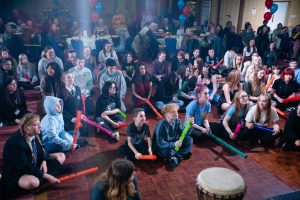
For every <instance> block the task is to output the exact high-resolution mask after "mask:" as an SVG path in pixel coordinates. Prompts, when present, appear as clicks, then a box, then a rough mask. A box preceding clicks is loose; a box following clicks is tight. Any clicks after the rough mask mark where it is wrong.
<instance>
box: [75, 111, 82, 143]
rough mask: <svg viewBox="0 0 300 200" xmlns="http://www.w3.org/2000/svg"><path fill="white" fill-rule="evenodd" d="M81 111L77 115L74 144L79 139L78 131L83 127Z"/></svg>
mask: <svg viewBox="0 0 300 200" xmlns="http://www.w3.org/2000/svg"><path fill="white" fill-rule="evenodd" d="M80 121H81V111H79V110H78V111H77V114H76V122H75V130H74V134H73V144H76V142H77V139H78V131H79V129H80V127H82V124H81V122H80Z"/></svg>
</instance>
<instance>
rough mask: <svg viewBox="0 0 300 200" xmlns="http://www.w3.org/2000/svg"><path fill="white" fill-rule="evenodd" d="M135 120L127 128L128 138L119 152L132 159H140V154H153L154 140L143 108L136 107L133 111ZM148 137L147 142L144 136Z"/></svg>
mask: <svg viewBox="0 0 300 200" xmlns="http://www.w3.org/2000/svg"><path fill="white" fill-rule="evenodd" d="M132 115H133V122H132V123H130V124H129V126H128V129H127V140H126V142H125V144H124V145H122V146H120V147H119V152H120V153H121V154H122V155H123V156H126V157H127V158H128V159H130V160H134V158H135V159H137V160H138V159H139V156H140V155H144V154H148V153H149V154H150V155H152V150H151V146H152V141H151V136H150V129H149V126H148V125H147V124H145V121H146V116H145V110H144V109H143V108H135V109H134V110H133V111H132ZM145 136H146V138H147V143H148V145H147V143H146V141H145V140H144V138H145Z"/></svg>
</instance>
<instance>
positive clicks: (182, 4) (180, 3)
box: [177, 0, 185, 10]
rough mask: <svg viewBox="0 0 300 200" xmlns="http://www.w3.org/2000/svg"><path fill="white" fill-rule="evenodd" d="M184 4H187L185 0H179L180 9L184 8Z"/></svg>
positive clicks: (178, 6)
mask: <svg viewBox="0 0 300 200" xmlns="http://www.w3.org/2000/svg"><path fill="white" fill-rule="evenodd" d="M184 6H185V2H184V0H178V2H177V8H178V9H179V10H182V9H183V8H184Z"/></svg>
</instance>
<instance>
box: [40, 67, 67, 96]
mask: <svg viewBox="0 0 300 200" xmlns="http://www.w3.org/2000/svg"><path fill="white" fill-rule="evenodd" d="M49 67H51V68H52V69H54V71H55V72H54V76H53V77H51V76H49V75H48V73H46V76H45V89H44V91H45V92H51V91H52V84H51V82H52V81H54V82H55V85H57V86H58V88H59V90H60V91H57V92H56V94H59V92H61V91H63V89H64V88H65V83H64V81H63V80H62V72H61V69H60V67H59V65H58V64H57V63H56V62H50V63H48V65H47V66H46V69H48V68H49ZM55 89H56V88H55ZM61 95H62V93H61Z"/></svg>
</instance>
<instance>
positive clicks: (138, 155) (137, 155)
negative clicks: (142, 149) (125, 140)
mask: <svg viewBox="0 0 300 200" xmlns="http://www.w3.org/2000/svg"><path fill="white" fill-rule="evenodd" d="M141 155H142V154H141V153H139V152H137V153H136V154H134V157H135V158H136V159H137V160H138V159H139V157H140V156H141Z"/></svg>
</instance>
